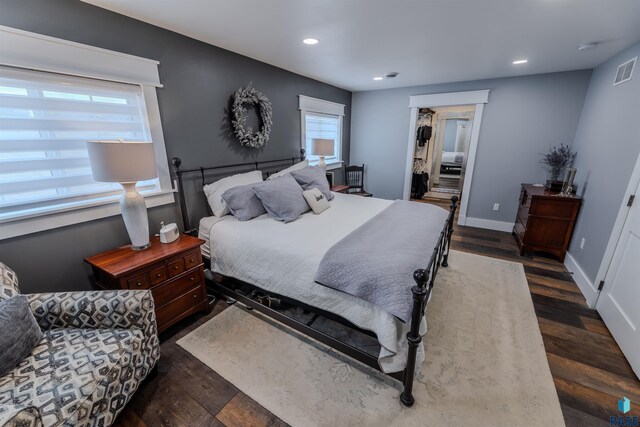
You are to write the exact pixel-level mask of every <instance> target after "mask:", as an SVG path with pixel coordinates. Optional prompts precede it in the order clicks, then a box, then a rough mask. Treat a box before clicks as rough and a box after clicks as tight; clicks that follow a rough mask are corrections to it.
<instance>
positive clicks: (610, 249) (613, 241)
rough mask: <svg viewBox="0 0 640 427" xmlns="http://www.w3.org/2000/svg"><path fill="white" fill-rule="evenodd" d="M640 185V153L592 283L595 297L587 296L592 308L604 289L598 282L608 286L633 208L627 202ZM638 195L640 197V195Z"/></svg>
mask: <svg viewBox="0 0 640 427" xmlns="http://www.w3.org/2000/svg"><path fill="white" fill-rule="evenodd" d="M638 186H640V154H639V155H638V158H637V159H636V164H635V166H634V167H633V172H632V173H631V178H630V179H629V184H628V185H627V189H626V191H625V192H624V196H623V198H622V202H621V203H620V209H619V210H618V216H617V217H616V222H615V223H614V225H613V230H612V231H611V236H610V237H609V243H607V249H606V250H605V251H604V256H603V257H602V262H601V263H600V268H599V269H598V274H597V275H596V280H595V281H594V282H593V283H592V284H591V285H592V288H593V294H592V295H593V297H592V298H587V304H588V305H589V307H591V308H596V304H597V303H598V299H599V298H600V294H601V293H602V290H600V291H599V290H598V284H599V283H600V281H602V280H604V281H605V282H604V287H606V286H607V281H606V277H607V275H608V274H609V267H611V262H612V261H613V254H614V253H615V251H616V247H617V246H618V241H619V240H620V236H621V235H622V229H623V228H624V223H625V222H626V221H627V216H628V215H629V211H630V210H631V208H630V207H629V206H627V202H628V201H629V197H631V195H632V194H636V193H635V191H636V190H637V189H638ZM637 196H638V197H639V198H640V195H637ZM634 203H640V200H637V201H635V202H634ZM604 287H603V290H604ZM583 294H584V292H583ZM585 296H586V295H585Z"/></svg>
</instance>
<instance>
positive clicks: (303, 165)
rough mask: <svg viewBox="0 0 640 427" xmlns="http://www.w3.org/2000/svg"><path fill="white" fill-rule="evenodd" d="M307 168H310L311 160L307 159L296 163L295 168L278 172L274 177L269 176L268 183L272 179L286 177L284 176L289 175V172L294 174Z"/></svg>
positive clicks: (291, 167)
mask: <svg viewBox="0 0 640 427" xmlns="http://www.w3.org/2000/svg"><path fill="white" fill-rule="evenodd" d="M307 166H309V160H307V159H305V160H303V161H301V162H300V163H296V164H295V165H293V166H289V167H288V168H286V169H282V170H281V171H280V172H276V173H274V174H272V175H269V176H268V177H267V181H269V180H270V179H276V178H278V177H281V176H284V175H286V174H288V173H289V172H292V171H295V170H298V169H304V168H306V167H307Z"/></svg>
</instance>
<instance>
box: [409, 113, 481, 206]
mask: <svg viewBox="0 0 640 427" xmlns="http://www.w3.org/2000/svg"><path fill="white" fill-rule="evenodd" d="M474 113H475V105H462V106H454V107H436V108H421V109H420V110H419V114H418V130H417V131H416V145H415V150H414V167H413V169H414V173H419V172H421V171H422V172H423V174H424V176H418V177H417V178H416V175H414V178H415V179H414V181H416V180H419V179H422V184H423V185H418V186H416V185H415V182H414V183H412V184H414V185H412V191H411V199H412V200H429V199H434V198H435V199H450V198H451V196H458V197H460V195H461V194H462V190H463V185H464V177H465V172H466V165H467V162H466V159H467V158H468V155H467V154H468V152H469V143H470V141H471V128H472V126H473V116H474ZM425 129H426V131H425ZM426 136H430V138H428V139H427V138H426ZM418 182H419V181H418ZM419 183H420V182H419Z"/></svg>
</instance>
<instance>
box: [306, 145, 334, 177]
mask: <svg viewBox="0 0 640 427" xmlns="http://www.w3.org/2000/svg"><path fill="white" fill-rule="evenodd" d="M311 154H313V155H314V156H320V161H319V162H318V166H320V167H321V168H322V169H326V168H327V164H326V163H325V162H324V158H325V156H333V155H334V154H335V153H334V152H333V139H324V138H313V139H312V140H311Z"/></svg>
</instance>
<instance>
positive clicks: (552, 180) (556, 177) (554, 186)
mask: <svg viewBox="0 0 640 427" xmlns="http://www.w3.org/2000/svg"><path fill="white" fill-rule="evenodd" d="M563 176H564V167H549V169H548V171H547V182H546V184H545V187H546V188H547V189H548V190H549V191H562V185H563V184H564V181H563V180H562V177H563Z"/></svg>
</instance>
